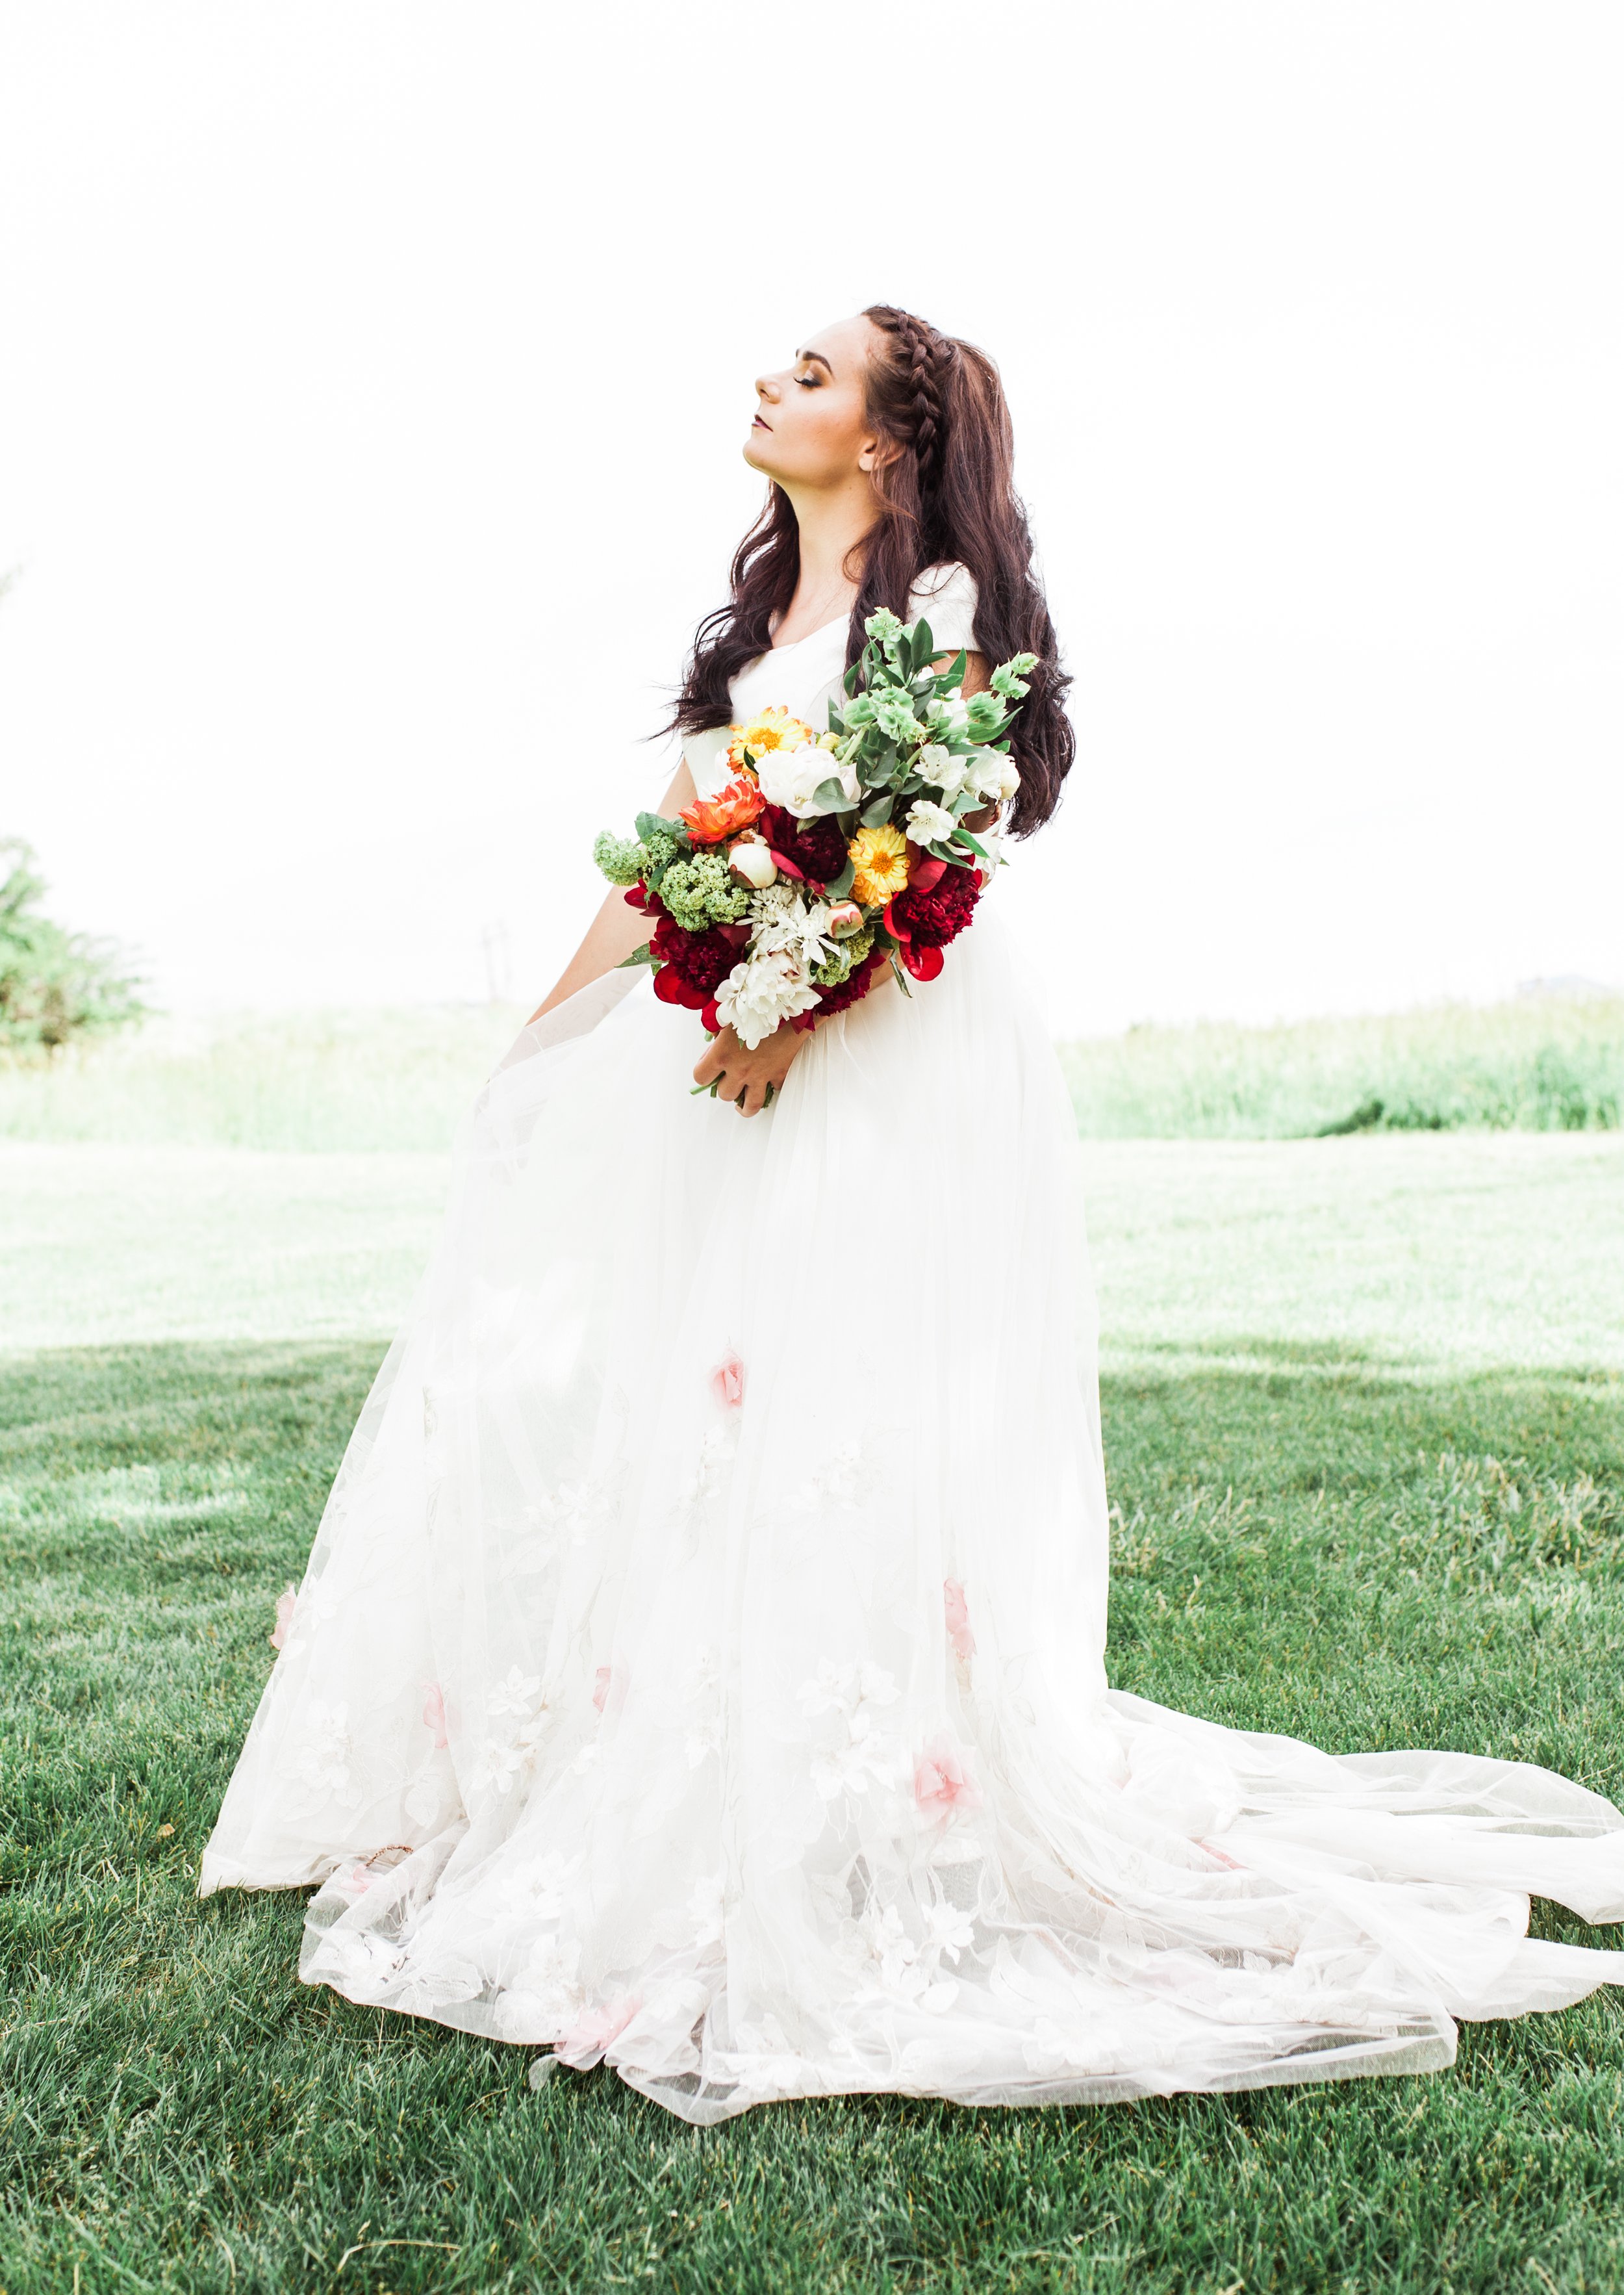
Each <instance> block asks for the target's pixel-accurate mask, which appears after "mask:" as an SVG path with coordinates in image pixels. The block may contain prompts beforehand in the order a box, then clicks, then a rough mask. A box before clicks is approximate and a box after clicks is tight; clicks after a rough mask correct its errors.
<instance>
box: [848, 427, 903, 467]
mask: <svg viewBox="0 0 1624 2295" xmlns="http://www.w3.org/2000/svg"><path fill="white" fill-rule="evenodd" d="M900 453H902V447H901V446H900V445H898V444H897V442H896V440H895V439H894V438H886V437H883V436H882V435H881V434H880V432H879V431H877V430H872V431H870V432H869V436H868V437H866V438H865V439H864V440H863V442H862V444H861V446H860V447H859V448H858V450H857V467H858V469H859V470H867V471H868V472H869V475H870V477H871V476H872V475H873V473H874V472H875V471H876V470H885V468H886V467H887V466H888V465H889V464H890V463H892V462H894V461H895V460H896V458H897V456H898V455H899V454H900Z"/></svg>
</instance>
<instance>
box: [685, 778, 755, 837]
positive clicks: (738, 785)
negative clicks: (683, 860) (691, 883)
mask: <svg viewBox="0 0 1624 2295" xmlns="http://www.w3.org/2000/svg"><path fill="white" fill-rule="evenodd" d="M766 802H767V801H766V799H765V797H763V795H762V793H761V791H760V789H758V788H756V786H755V781H754V780H753V779H752V778H751V776H750V775H749V774H748V773H739V774H737V775H736V776H735V777H734V779H733V780H730V782H729V783H728V785H727V787H726V788H724V789H718V790H717V792H716V794H715V796H701V797H696V798H695V799H694V802H693V803H692V804H690V805H689V806H687V807H686V808H685V809H684V810H683V811H682V812H681V813H679V814H678V815H677V819H678V820H679V821H686V822H687V824H688V828H689V830H690V834H691V836H692V837H693V840H694V843H695V844H696V845H720V844H721V842H722V838H723V837H736V836H737V835H738V834H739V830H740V829H748V827H749V826H750V823H751V822H752V821H755V819H756V818H757V816H758V815H759V814H760V813H762V812H763V809H764V808H765V805H766Z"/></svg>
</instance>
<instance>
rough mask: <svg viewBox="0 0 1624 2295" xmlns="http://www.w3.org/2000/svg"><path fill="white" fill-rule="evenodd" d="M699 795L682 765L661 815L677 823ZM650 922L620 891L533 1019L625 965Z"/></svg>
mask: <svg viewBox="0 0 1624 2295" xmlns="http://www.w3.org/2000/svg"><path fill="white" fill-rule="evenodd" d="M695 795H696V791H695V788H694V780H693V775H692V774H691V773H690V772H689V770H688V766H687V764H686V762H684V763H683V764H681V765H679V766H678V768H677V771H676V773H675V775H674V777H673V780H672V784H671V787H670V788H668V789H667V790H666V792H665V796H663V797H662V798H661V799H660V811H661V813H663V814H664V815H665V819H666V820H667V821H674V820H675V819H676V817H677V815H678V813H681V811H682V810H683V808H684V807H685V806H687V805H690V804H692V803H693V802H694V797H695ZM653 928H654V927H653V925H652V923H651V921H650V919H649V918H648V917H646V916H645V915H644V914H643V912H642V911H641V909H634V908H632V907H630V906H628V904H627V902H626V897H625V894H624V893H622V892H619V891H618V890H613V891H611V892H610V894H609V896H608V899H607V900H606V901H605V902H604V904H603V906H602V907H601V908H600V910H599V911H598V913H597V915H596V916H595V917H594V918H593V919H592V923H591V925H590V926H589V927H587V934H586V938H585V939H584V940H583V942H582V943H581V945H580V947H579V948H578V949H577V950H576V951H575V954H574V955H573V956H572V957H571V958H570V960H569V962H568V963H567V965H566V966H565V968H564V970H563V973H562V975H561V976H560V977H559V984H558V985H557V987H556V988H554V989H552V990H551V992H549V994H548V996H547V998H546V1000H545V1001H544V1002H543V1003H541V1004H538V1005H537V1006H536V1008H535V1011H534V1012H532V1014H531V1015H530V1017H531V1019H532V1020H539V1019H540V1018H541V1017H542V1015H543V1012H551V1010H552V1009H553V1007H554V1005H555V1004H561V1003H562V1002H563V1001H564V999H565V998H566V997H567V996H573V995H574V994H575V991H576V989H577V988H585V987H587V986H588V985H590V984H591V983H592V981H594V980H601V979H602V977H603V976H604V974H605V973H606V972H612V971H613V970H614V969H615V967H616V965H617V964H624V962H625V960H626V959H627V957H629V956H630V955H631V954H632V951H633V949H639V948H641V946H642V944H643V943H644V942H645V941H646V940H647V939H648V937H649V933H650V932H651V931H652V930H653Z"/></svg>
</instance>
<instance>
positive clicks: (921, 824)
mask: <svg viewBox="0 0 1624 2295" xmlns="http://www.w3.org/2000/svg"><path fill="white" fill-rule="evenodd" d="M903 826H904V829H905V831H906V834H907V835H908V836H909V837H910V838H911V839H912V841H913V842H914V844H916V845H940V844H942V843H943V840H944V839H945V838H947V837H951V835H952V833H953V830H954V829H955V827H956V826H957V824H956V823H955V821H954V820H953V816H952V814H951V813H949V811H948V810H947V807H946V806H945V805H941V804H931V802H930V800H929V798H928V797H923V796H917V797H915V799H914V801H913V803H912V804H910V806H909V808H908V819H907V821H906V822H905V823H904V824H903Z"/></svg>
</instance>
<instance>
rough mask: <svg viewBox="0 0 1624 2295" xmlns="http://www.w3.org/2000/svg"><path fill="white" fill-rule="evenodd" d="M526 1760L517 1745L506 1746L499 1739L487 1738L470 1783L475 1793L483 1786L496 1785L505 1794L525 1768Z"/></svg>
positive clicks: (498, 1790) (480, 1749)
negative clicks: (520, 1771) (521, 1769)
mask: <svg viewBox="0 0 1624 2295" xmlns="http://www.w3.org/2000/svg"><path fill="white" fill-rule="evenodd" d="M524 1758H525V1757H524V1755H523V1754H522V1753H521V1752H519V1750H518V1746H517V1745H504V1744H502V1743H501V1741H500V1739H498V1738H495V1737H487V1738H486V1741H485V1743H484V1744H483V1745H482V1746H481V1747H480V1748H479V1758H478V1760H477V1762H476V1763H475V1765H474V1774H473V1777H472V1779H471V1781H470V1782H471V1783H472V1785H473V1787H474V1790H475V1792H476V1793H477V1792H478V1790H479V1789H480V1787H481V1786H482V1785H494V1786H495V1788H496V1790H497V1792H498V1793H506V1792H507V1791H508V1790H509V1788H510V1785H512V1783H513V1780H514V1778H515V1777H516V1776H518V1772H519V1770H520V1768H522V1767H523V1766H524Z"/></svg>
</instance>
